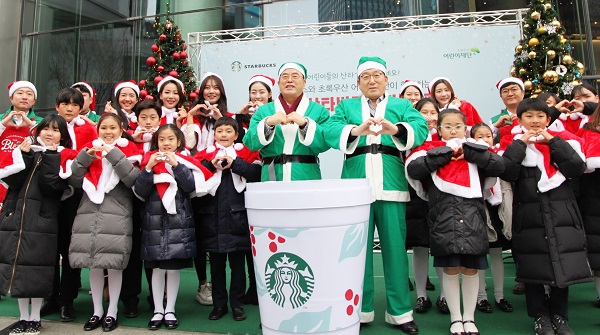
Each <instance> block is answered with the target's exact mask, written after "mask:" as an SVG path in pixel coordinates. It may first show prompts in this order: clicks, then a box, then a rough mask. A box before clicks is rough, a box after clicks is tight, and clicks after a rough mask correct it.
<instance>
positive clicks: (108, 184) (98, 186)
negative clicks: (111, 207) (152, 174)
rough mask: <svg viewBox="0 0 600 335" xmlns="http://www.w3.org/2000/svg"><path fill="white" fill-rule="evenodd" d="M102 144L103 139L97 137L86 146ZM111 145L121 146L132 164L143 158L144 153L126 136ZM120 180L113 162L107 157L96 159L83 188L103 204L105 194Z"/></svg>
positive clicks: (84, 179)
mask: <svg viewBox="0 0 600 335" xmlns="http://www.w3.org/2000/svg"><path fill="white" fill-rule="evenodd" d="M102 145H105V143H104V142H103V141H102V140H101V139H96V140H94V141H92V143H91V144H90V143H88V145H85V146H84V147H87V148H91V147H93V146H96V147H99V146H102ZM109 146H114V148H115V149H116V148H119V150H121V151H122V152H123V154H124V155H125V157H127V160H128V161H130V162H131V163H132V164H139V163H140V161H141V160H142V155H141V153H140V151H139V149H138V147H137V146H136V145H135V143H133V142H130V141H129V140H127V139H126V138H119V139H117V140H116V141H115V142H114V143H113V144H112V145H109ZM113 150H114V149H113ZM104 154H105V152H104V151H103V152H102V154H101V155H104ZM119 181H120V178H119V176H118V175H117V173H116V172H115V170H114V168H113V167H112V164H110V163H109V162H108V161H106V159H105V158H102V159H95V160H94V161H92V164H90V166H89V168H88V171H87V173H86V174H85V177H84V178H83V184H82V189H83V190H84V191H85V193H86V194H87V196H88V198H89V199H90V200H91V201H92V202H93V203H95V204H101V203H102V201H104V195H105V194H106V193H109V192H110V191H112V190H113V189H114V188H115V186H117V184H119Z"/></svg>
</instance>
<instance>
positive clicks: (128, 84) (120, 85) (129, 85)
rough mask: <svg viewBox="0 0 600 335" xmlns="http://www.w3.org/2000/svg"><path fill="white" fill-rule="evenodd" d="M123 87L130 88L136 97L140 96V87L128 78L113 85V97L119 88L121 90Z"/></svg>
mask: <svg viewBox="0 0 600 335" xmlns="http://www.w3.org/2000/svg"><path fill="white" fill-rule="evenodd" d="M125 87H127V88H131V89H132V90H133V91H134V92H135V94H136V95H137V96H138V97H139V96H140V88H139V87H138V85H137V83H136V82H135V80H128V81H122V82H120V83H117V84H116V85H115V90H114V95H115V97H116V96H117V93H118V92H119V90H121V89H123V88H125Z"/></svg>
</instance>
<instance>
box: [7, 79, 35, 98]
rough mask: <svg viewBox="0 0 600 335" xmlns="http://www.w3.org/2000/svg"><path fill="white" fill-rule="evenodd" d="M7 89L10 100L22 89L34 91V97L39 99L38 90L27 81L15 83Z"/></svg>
mask: <svg viewBox="0 0 600 335" xmlns="http://www.w3.org/2000/svg"><path fill="white" fill-rule="evenodd" d="M7 87H8V97H9V98H11V97H12V96H13V94H15V91H16V90H18V89H20V88H28V89H30V90H32V91H33V97H34V98H35V99H37V90H36V89H35V86H34V85H33V84H32V83H31V82H29V81H27V80H20V81H13V82H12V83H10V84H8V86H7Z"/></svg>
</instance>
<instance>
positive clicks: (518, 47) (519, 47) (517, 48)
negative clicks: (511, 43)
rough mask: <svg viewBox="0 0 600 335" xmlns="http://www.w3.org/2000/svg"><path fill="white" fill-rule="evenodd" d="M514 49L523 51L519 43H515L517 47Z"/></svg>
mask: <svg viewBox="0 0 600 335" xmlns="http://www.w3.org/2000/svg"><path fill="white" fill-rule="evenodd" d="M515 51H516V52H521V51H523V46H522V45H520V44H519V45H517V47H516V48H515Z"/></svg>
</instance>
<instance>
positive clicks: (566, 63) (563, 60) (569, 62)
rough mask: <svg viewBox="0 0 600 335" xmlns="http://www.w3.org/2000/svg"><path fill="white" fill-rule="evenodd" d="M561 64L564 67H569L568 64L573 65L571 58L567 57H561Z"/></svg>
mask: <svg viewBox="0 0 600 335" xmlns="http://www.w3.org/2000/svg"><path fill="white" fill-rule="evenodd" d="M562 62H563V64H565V65H569V64H571V63H573V58H572V57H571V56H569V55H566V56H565V57H563V59H562Z"/></svg>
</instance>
